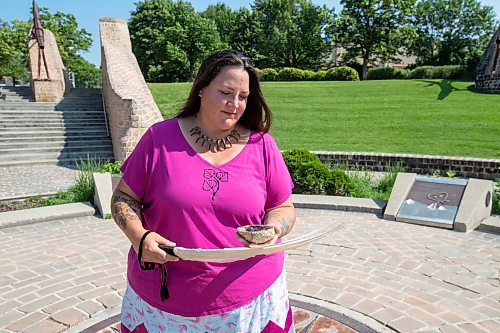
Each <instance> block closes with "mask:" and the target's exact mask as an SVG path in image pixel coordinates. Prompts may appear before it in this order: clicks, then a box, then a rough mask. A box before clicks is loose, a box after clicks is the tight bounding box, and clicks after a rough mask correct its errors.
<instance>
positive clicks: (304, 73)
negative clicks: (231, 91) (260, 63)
mask: <svg viewBox="0 0 500 333" xmlns="http://www.w3.org/2000/svg"><path fill="white" fill-rule="evenodd" d="M257 72H258V74H259V75H260V79H261V80H262V81H359V75H358V72H356V70H355V69H353V68H351V67H346V66H341V67H334V68H330V69H329V70H327V71H325V70H319V71H311V70H307V69H298V68H292V67H284V68H278V69H274V68H264V69H257Z"/></svg>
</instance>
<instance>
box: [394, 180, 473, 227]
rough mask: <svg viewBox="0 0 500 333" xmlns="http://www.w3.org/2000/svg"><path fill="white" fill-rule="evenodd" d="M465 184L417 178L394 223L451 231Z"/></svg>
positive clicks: (462, 182)
mask: <svg viewBox="0 0 500 333" xmlns="http://www.w3.org/2000/svg"><path fill="white" fill-rule="evenodd" d="M466 185H467V180H464V179H449V178H430V177H422V176H418V177H416V179H415V182H414V183H413V186H412V188H411V189H410V192H409V193H408V195H407V196H406V198H405V200H404V201H403V204H402V205H401V207H400V209H399V212H398V213H397V214H396V220H397V221H403V222H412V223H420V224H426V225H432V226H444V227H446V228H452V227H453V222H454V220H455V216H456V214H457V210H458V206H459V205H460V201H461V199H462V195H463V193H464V190H465V186H466Z"/></svg>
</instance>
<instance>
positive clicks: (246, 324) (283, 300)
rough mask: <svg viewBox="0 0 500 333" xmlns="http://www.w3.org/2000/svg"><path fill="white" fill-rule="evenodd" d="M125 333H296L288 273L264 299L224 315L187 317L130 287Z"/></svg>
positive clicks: (123, 323) (125, 299)
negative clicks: (158, 305)
mask: <svg viewBox="0 0 500 333" xmlns="http://www.w3.org/2000/svg"><path fill="white" fill-rule="evenodd" d="M121 332H122V333H145V332H147V333H160V332H162V333H163V332H176V333H177V332H183V333H200V332H205V333H215V332H217V333H220V332H224V333H295V328H294V326H293V319H292V308H291V306H290V303H289V300H288V291H287V288H286V276H285V271H284V270H283V272H282V273H281V275H280V276H279V277H278V279H276V281H275V282H274V283H273V284H272V285H271V286H270V287H269V288H268V289H267V290H265V291H264V292H263V293H262V294H261V295H260V296H258V297H256V298H254V299H253V300H252V301H250V302H249V303H247V304H245V305H243V306H241V307H239V308H237V309H234V310H231V311H228V312H225V313H221V314H214V315H208V316H201V317H183V316H179V315H174V314H171V313H168V312H165V311H161V310H159V309H157V308H155V307H153V306H151V305H149V304H148V303H146V302H145V301H144V300H143V299H142V298H141V297H140V296H139V295H137V294H136V293H135V292H134V290H133V289H132V288H131V287H130V286H127V290H126V292H125V295H124V297H123V304H122V314H121Z"/></svg>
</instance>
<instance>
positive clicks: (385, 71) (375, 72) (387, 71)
mask: <svg viewBox="0 0 500 333" xmlns="http://www.w3.org/2000/svg"><path fill="white" fill-rule="evenodd" d="M408 75H409V72H408V70H407V69H401V68H394V67H381V68H370V69H369V70H368V74H367V79H368V80H401V79H406V78H408Z"/></svg>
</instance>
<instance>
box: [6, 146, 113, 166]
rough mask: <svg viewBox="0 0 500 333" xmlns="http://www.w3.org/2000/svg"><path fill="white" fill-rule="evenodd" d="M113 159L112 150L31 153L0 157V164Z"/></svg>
mask: <svg viewBox="0 0 500 333" xmlns="http://www.w3.org/2000/svg"><path fill="white" fill-rule="evenodd" d="M113 158H114V155H113V151H112V150H105V151H98V150H95V151H80V152H65V151H63V152H60V151H59V152H47V153H31V154H18V155H3V154H1V155H0V162H2V163H3V164H4V165H6V164H7V163H8V162H10V163H11V164H18V163H17V162H20V161H26V162H29V161H41V160H61V159H62V160H69V161H71V160H73V161H79V160H86V159H100V160H112V159H113Z"/></svg>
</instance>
